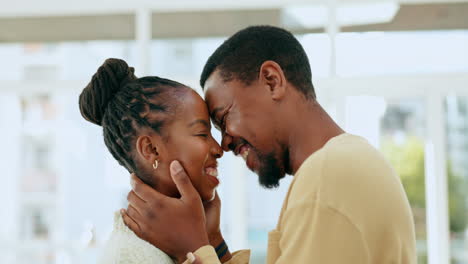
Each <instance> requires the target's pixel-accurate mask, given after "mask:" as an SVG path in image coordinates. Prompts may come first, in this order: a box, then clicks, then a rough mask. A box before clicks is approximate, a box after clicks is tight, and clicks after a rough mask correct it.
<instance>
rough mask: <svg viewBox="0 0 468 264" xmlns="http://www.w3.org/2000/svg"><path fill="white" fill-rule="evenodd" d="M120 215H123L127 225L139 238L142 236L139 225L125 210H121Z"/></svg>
mask: <svg viewBox="0 0 468 264" xmlns="http://www.w3.org/2000/svg"><path fill="white" fill-rule="evenodd" d="M120 214H121V215H122V219H123V221H124V223H125V225H126V226H127V227H128V228H130V229H131V230H132V231H133V232H135V234H137V235H138V236H139V234H141V228H140V226H139V225H138V223H137V222H136V221H135V220H133V219H132V218H131V217H130V216H129V215H128V214H127V211H125V209H122V210H120Z"/></svg>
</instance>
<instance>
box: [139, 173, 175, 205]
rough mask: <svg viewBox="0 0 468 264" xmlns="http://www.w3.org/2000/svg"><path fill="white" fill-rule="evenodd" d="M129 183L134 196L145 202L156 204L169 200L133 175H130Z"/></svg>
mask: <svg viewBox="0 0 468 264" xmlns="http://www.w3.org/2000/svg"><path fill="white" fill-rule="evenodd" d="M130 183H131V185H132V190H133V191H134V192H135V194H136V195H137V196H138V197H139V198H140V199H141V200H143V201H145V202H151V203H158V202H163V203H164V201H165V200H167V199H169V197H168V196H166V195H164V194H162V193H160V192H158V191H156V190H155V189H153V188H151V187H150V186H149V185H147V184H146V183H144V182H142V181H141V180H140V179H139V178H138V177H137V176H136V175H135V173H132V176H131V180H130Z"/></svg>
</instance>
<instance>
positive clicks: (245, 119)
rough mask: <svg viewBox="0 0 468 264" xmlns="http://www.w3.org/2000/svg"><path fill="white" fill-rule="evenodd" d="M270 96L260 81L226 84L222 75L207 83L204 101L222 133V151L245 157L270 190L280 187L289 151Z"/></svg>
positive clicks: (216, 73)
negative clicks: (248, 83)
mask: <svg viewBox="0 0 468 264" xmlns="http://www.w3.org/2000/svg"><path fill="white" fill-rule="evenodd" d="M270 95H271V93H269V92H268V88H267V87H264V86H262V85H261V84H260V82H257V81H254V82H252V83H251V84H250V85H249V86H246V85H245V84H244V83H242V82H241V81H238V80H232V81H228V82H224V81H223V78H222V77H221V76H220V74H219V71H215V72H213V73H212V74H211V76H210V77H209V78H208V79H207V81H206V83H205V100H206V103H207V105H208V110H209V112H210V117H211V119H212V121H213V123H214V124H215V126H216V128H218V129H219V130H220V131H221V133H222V142H221V146H222V148H223V149H224V150H225V151H233V152H234V154H235V155H240V156H242V158H243V159H244V160H245V162H246V164H247V166H248V167H249V169H250V170H252V171H254V172H255V173H257V174H258V176H259V181H260V184H261V185H263V186H265V187H267V188H272V187H276V186H278V184H279V180H280V179H281V178H283V177H284V176H285V167H287V163H288V161H289V158H288V153H287V148H286V147H285V146H283V144H281V142H280V139H279V133H278V127H279V126H280V125H281V124H278V123H277V122H276V121H277V119H276V118H275V111H277V109H275V108H276V107H277V105H276V104H275V103H274V101H273V100H272V98H271V96H270Z"/></svg>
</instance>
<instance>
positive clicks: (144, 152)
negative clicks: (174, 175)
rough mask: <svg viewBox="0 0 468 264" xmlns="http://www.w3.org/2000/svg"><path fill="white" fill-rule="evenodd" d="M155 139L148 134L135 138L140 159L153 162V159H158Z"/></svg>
mask: <svg viewBox="0 0 468 264" xmlns="http://www.w3.org/2000/svg"><path fill="white" fill-rule="evenodd" d="M157 145H158V143H157V140H156V139H155V138H153V137H150V136H149V135H143V136H139V137H138V138H137V140H136V150H137V153H138V156H140V158H141V159H143V160H147V161H148V162H149V163H153V162H154V160H155V159H159V156H160V155H159V151H158V146H157Z"/></svg>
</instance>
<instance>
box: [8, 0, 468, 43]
mask: <svg viewBox="0 0 468 264" xmlns="http://www.w3.org/2000/svg"><path fill="white" fill-rule="evenodd" d="M1 1H4V0H1ZM1 1H0V4H2V3H1ZM48 2H49V4H50V5H51V6H49V7H48V8H47V6H48V5H47V3H48ZM54 2H56V3H55V4H56V5H55V6H52V4H53V3H54ZM75 2H78V1H75ZM95 2H96V4H95V5H92V1H90V0H82V1H79V3H80V4H79V5H75V4H72V3H73V2H67V1H55V0H44V1H26V0H18V1H16V2H11V1H10V2H9V5H8V6H7V8H3V6H2V9H1V10H0V42H49V41H50V42H54V41H83V40H130V39H135V11H136V10H138V9H140V8H148V9H151V10H153V11H152V37H153V38H192V37H216V36H228V35H231V34H232V33H234V32H236V31H238V30H239V29H241V28H244V27H246V26H249V25H254V24H257V25H258V24H269V25H275V26H282V27H285V28H287V29H289V30H291V31H292V32H294V33H298V34H301V33H316V32H324V27H326V22H324V23H323V25H318V26H317V25H315V26H305V25H302V24H301V23H299V22H297V21H292V20H294V18H292V20H291V17H289V18H288V19H285V16H284V12H283V11H284V8H285V7H288V6H291V5H304V4H308V5H310V4H313V5H314V4H315V5H322V6H324V5H326V4H327V3H328V2H325V1H293V0H290V1H286V2H285V1H273V0H270V1H266V0H256V1H244V0H238V1H235V3H232V2H233V1H227V2H223V1H221V0H219V1H182V0H172V1H155V2H148V1H143V0H140V1H121V0H115V1H112V2H111V1H110V0H102V1H95ZM168 2H169V3H172V5H171V4H168ZM341 2H343V1H338V4H340V3H341ZM358 2H363V3H367V2H369V3H374V2H382V1H377V0H374V1H370V0H368V1H365V0H362V1H358ZM12 3H13V4H12ZM27 3H30V5H27ZM39 3H42V4H43V5H39ZM59 3H60V4H59ZM66 3H68V5H66ZM128 3H131V4H132V6H129V5H128ZM149 3H151V4H149ZM164 3H165V4H164ZM194 3H198V5H196V4H194ZM228 3H230V4H228ZM346 3H349V1H347V2H346ZM398 3H399V9H398V11H397V12H396V14H395V15H394V16H393V18H392V19H390V21H387V22H379V23H371V24H365V25H343V26H341V31H344V32H363V31H411V30H458V29H462V30H463V29H468V1H458V2H454V1H418V0H407V1H398ZM21 6H22V7H23V9H21V8H20V7H21ZM136 6H138V8H137V7H136ZM25 7H26V8H25ZM106 7H107V9H106ZM111 7H112V8H111Z"/></svg>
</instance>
